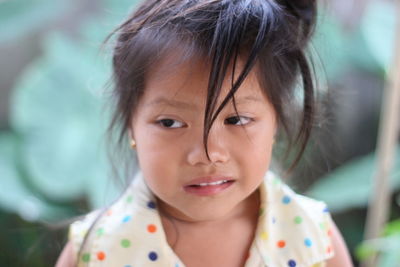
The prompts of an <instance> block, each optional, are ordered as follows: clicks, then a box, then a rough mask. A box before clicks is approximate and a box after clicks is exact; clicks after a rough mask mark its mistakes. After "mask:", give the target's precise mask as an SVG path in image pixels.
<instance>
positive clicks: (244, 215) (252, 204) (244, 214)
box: [158, 189, 260, 227]
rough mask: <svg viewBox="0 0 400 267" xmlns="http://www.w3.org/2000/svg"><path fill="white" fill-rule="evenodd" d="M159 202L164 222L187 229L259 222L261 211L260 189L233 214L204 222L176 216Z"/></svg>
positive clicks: (234, 210)
mask: <svg viewBox="0 0 400 267" xmlns="http://www.w3.org/2000/svg"><path fill="white" fill-rule="evenodd" d="M158 202H159V207H160V216H161V218H162V219H164V220H168V221H170V222H172V223H173V224H176V225H180V226H186V227H191V226H196V227H199V226H202V227H208V226H212V227H214V226H217V225H226V223H227V222H231V221H233V220H251V221H257V219H258V214H259V209H260V192H259V190H258V189H257V190H256V191H254V192H253V193H252V194H251V195H250V196H249V197H247V198H246V199H245V200H243V201H242V202H241V203H239V204H238V205H237V206H236V207H235V208H234V209H233V210H232V212H230V213H228V214H226V215H225V216H223V217H220V218H217V219H213V220H204V221H195V220H193V219H191V218H189V217H186V216H184V215H182V214H174V213H171V212H168V210H169V209H166V208H165V204H164V203H162V202H161V201H158ZM164 220H163V221H164Z"/></svg>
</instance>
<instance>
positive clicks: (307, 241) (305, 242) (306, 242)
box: [304, 238, 312, 247]
mask: <svg viewBox="0 0 400 267" xmlns="http://www.w3.org/2000/svg"><path fill="white" fill-rule="evenodd" d="M304 245H306V246H307V247H311V246H312V242H311V239H309V238H306V239H304Z"/></svg>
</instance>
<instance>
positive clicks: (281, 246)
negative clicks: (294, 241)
mask: <svg viewBox="0 0 400 267" xmlns="http://www.w3.org/2000/svg"><path fill="white" fill-rule="evenodd" d="M276 245H277V246H278V248H284V247H285V246H286V242H285V241H283V240H279V241H278V243H276Z"/></svg>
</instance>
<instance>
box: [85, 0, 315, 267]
mask: <svg viewBox="0 0 400 267" xmlns="http://www.w3.org/2000/svg"><path fill="white" fill-rule="evenodd" d="M316 5H317V4H316V1H315V0H297V1H291V0H146V1H143V2H142V3H141V4H140V5H139V6H138V7H137V8H136V9H135V11H134V12H133V13H132V14H131V15H130V16H129V17H128V18H127V19H126V21H125V22H123V23H122V24H121V25H120V26H119V27H118V28H117V29H116V30H115V31H114V32H113V33H111V35H110V36H109V37H108V39H107V41H108V40H109V38H110V37H112V36H115V37H116V38H115V46H114V50H113V58H112V60H113V81H114V88H113V95H112V96H113V97H114V100H115V109H114V111H113V117H112V120H111V123H110V126H109V132H110V133H112V132H115V130H116V129H117V128H118V138H117V142H118V144H119V145H120V146H121V147H124V146H127V139H126V138H127V134H128V131H129V129H130V125H131V122H132V117H133V115H134V112H135V107H136V106H137V104H138V103H139V101H140V99H141V97H142V95H143V93H144V90H145V85H146V77H148V75H150V74H149V73H148V72H149V69H150V68H151V67H152V66H153V64H156V63H158V62H160V61H161V59H163V58H164V57H165V56H166V55H168V54H169V53H170V52H171V51H174V50H176V48H177V47H179V51H180V54H181V55H182V58H189V59H190V58H194V57H196V58H197V57H201V58H204V59H205V61H206V62H207V63H208V65H209V70H210V73H209V82H208V88H207V99H206V110H205V116H204V134H203V141H204V148H205V151H206V153H207V156H208V149H207V139H208V135H209V132H210V129H211V127H212V125H213V122H214V121H215V119H216V118H217V116H218V114H219V113H220V112H221V111H222V109H223V108H224V107H225V106H226V104H227V103H229V101H232V102H233V104H234V107H235V99H234V96H235V92H236V91H237V90H238V89H239V87H240V85H241V84H242V82H243V81H244V79H245V78H246V77H247V75H248V74H249V73H250V71H251V70H252V69H253V68H255V67H256V68H257V76H258V77H257V78H258V81H259V83H260V85H261V88H262V90H263V93H264V95H265V96H266V97H267V98H268V99H269V101H270V102H271V104H272V106H273V108H274V110H275V113H276V116H277V122H278V124H279V126H280V128H281V129H282V130H283V131H284V132H285V133H286V136H287V140H288V150H290V149H291V148H292V147H293V146H295V145H297V147H298V149H297V154H296V156H295V157H294V160H293V163H292V165H291V168H292V167H294V166H295V165H296V164H297V163H298V161H299V159H300V157H301V155H302V153H303V152H304V149H305V147H306V144H307V141H308V139H309V137H310V132H311V129H312V126H313V123H314V118H315V112H316V100H315V95H316V93H315V84H314V79H313V75H312V67H311V66H312V65H311V63H310V59H309V58H308V57H307V54H306V48H307V44H308V41H309V39H310V37H311V35H312V33H313V31H314V26H315V21H316V11H317V6H316ZM238 59H240V60H242V61H243V62H244V65H243V68H241V72H240V74H239V75H238V77H237V79H236V80H234V81H232V87H231V89H230V91H229V92H228V94H227V95H226V96H223V101H222V102H221V104H220V105H217V99H218V98H219V97H220V94H221V87H222V82H223V81H224V79H225V78H226V76H227V75H228V69H229V66H231V64H232V65H233V70H235V66H236V64H237V61H238ZM299 78H300V79H299ZM299 80H300V84H301V86H302V89H303V98H302V99H303V103H302V109H301V114H300V117H299V121H298V122H296V123H295V124H294V125H298V128H297V131H296V134H295V135H293V134H292V129H293V128H292V125H293V123H292V122H291V121H290V119H291V117H292V115H291V112H289V110H290V109H291V107H292V106H293V104H292V103H293V99H294V96H295V92H294V91H295V87H296V85H297V84H298V82H299ZM235 109H236V108H235ZM291 168H290V169H291ZM86 239H87V235H86V237H85V240H84V242H83V243H85V241H86ZM82 247H83V245H82ZM82 247H81V249H80V251H82ZM79 254H80V253H79ZM78 261H79V258H78Z"/></svg>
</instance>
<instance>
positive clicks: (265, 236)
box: [261, 232, 268, 240]
mask: <svg viewBox="0 0 400 267" xmlns="http://www.w3.org/2000/svg"><path fill="white" fill-rule="evenodd" d="M261 239H263V240H267V239H268V233H267V232H262V233H261Z"/></svg>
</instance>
